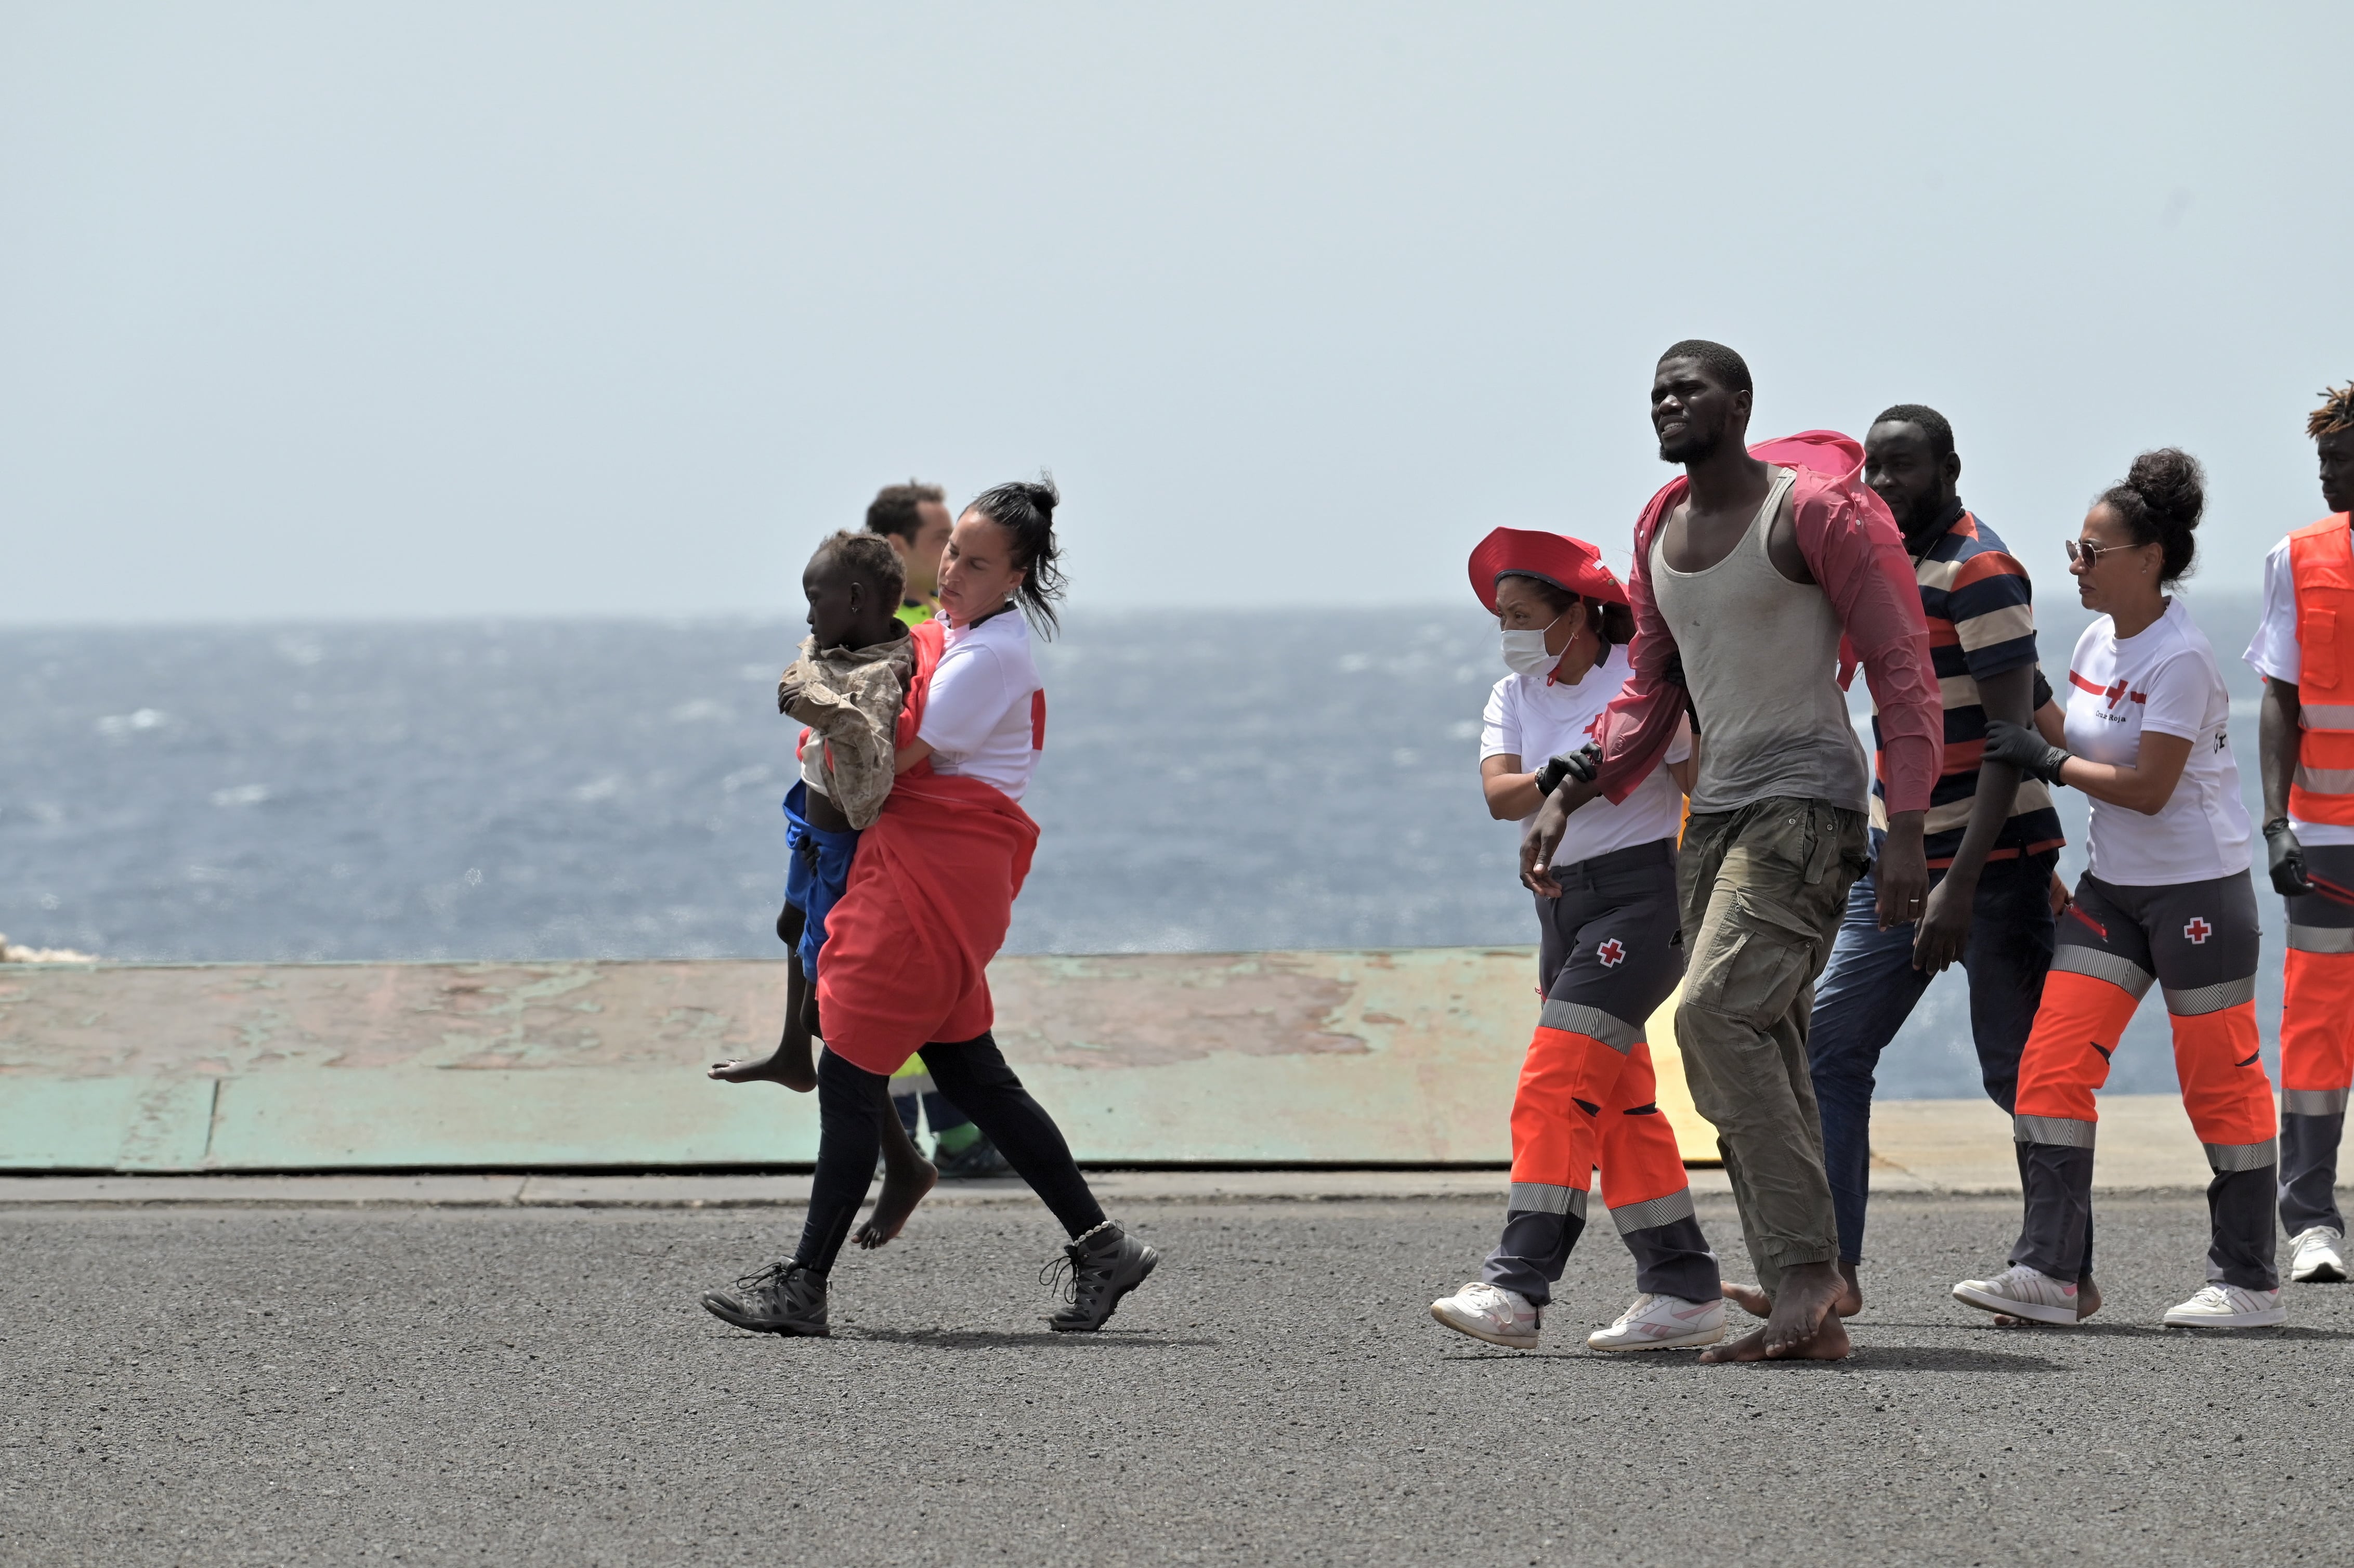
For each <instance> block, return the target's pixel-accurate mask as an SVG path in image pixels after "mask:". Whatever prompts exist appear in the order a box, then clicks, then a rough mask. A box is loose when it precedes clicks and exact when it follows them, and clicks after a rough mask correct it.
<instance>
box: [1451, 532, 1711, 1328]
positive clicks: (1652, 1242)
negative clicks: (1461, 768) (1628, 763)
mask: <svg viewBox="0 0 2354 1568" xmlns="http://www.w3.org/2000/svg"><path fill="white" fill-rule="evenodd" d="M1471 590H1472V592H1474V593H1476V594H1478V595H1479V602H1480V603H1481V604H1483V605H1485V606H1486V607H1487V609H1488V610H1489V612H1490V614H1492V615H1494V616H1495V617H1496V620H1497V623H1498V624H1499V625H1500V627H1501V628H1502V631H1503V657H1504V662H1505V663H1506V664H1507V665H1508V666H1509V667H1510V668H1511V672H1512V673H1511V674H1508V675H1506V676H1505V677H1504V678H1503V679H1502V680H1500V681H1499V682H1497V683H1496V688H1495V690H1494V692H1492V693H1491V694H1490V696H1489V698H1488V711H1487V715H1486V723H1485V724H1484V726H1482V729H1481V733H1480V737H1479V775H1480V781H1481V783H1482V785H1483V786H1484V788H1485V789H1486V791H1487V797H1488V810H1489V812H1490V815H1492V816H1494V817H1496V818H1497V819H1499V820H1500V821H1526V820H1527V819H1529V818H1531V817H1533V816H1534V815H1535V814H1536V810H1537V806H1538V804H1539V803H1540V802H1541V801H1542V800H1543V799H1544V797H1545V796H1546V795H1547V794H1549V793H1551V792H1552V790H1553V788H1554V787H1555V786H1557V785H1558V784H1559V783H1560V782H1561V780H1562V779H1563V778H1564V776H1565V775H1566V774H1568V773H1571V772H1572V771H1579V772H1590V764H1588V763H1587V762H1586V760H1585V757H1584V755H1583V753H1584V751H1585V747H1587V745H1588V744H1589V743H1590V742H1591V740H1592V739H1593V737H1594V736H1596V734H1598V733H1599V731H1598V728H1597V726H1598V725H1599V723H1600V721H1601V715H1602V711H1603V709H1605V708H1606V707H1607V706H1608V705H1609V704H1610V699H1611V698H1613V697H1615V696H1617V694H1618V688H1619V686H1620V685H1621V684H1622V683H1624V682H1625V681H1626V679H1627V673H1628V654H1627V644H1628V641H1629V640H1630V639H1631V638H1632V636H1633V633H1634V620H1633V618H1632V616H1631V615H1630V613H1629V612H1628V608H1627V591H1626V589H1625V588H1622V587H1620V586H1619V583H1618V579H1617V577H1613V576H1612V575H1611V573H1610V569H1609V568H1608V567H1606V566H1604V565H1603V564H1602V558H1601V554H1600V552H1599V551H1597V550H1596V549H1595V547H1594V546H1591V545H1589V544H1586V543H1585V541H1583V540H1581V539H1572V538H1568V537H1566V536H1564V535H1559V534H1546V533H1538V532H1535V531H1532V530H1529V529H1522V528H1499V529H1497V530H1496V531H1495V532H1494V533H1492V534H1490V535H1488V536H1487V537H1486V538H1485V539H1483V540H1481V541H1480V542H1479V547H1478V548H1477V549H1475V550H1473V551H1472V552H1471ZM1691 747H1692V742H1691V730H1690V727H1689V725H1688V724H1687V727H1686V728H1685V730H1684V731H1683V733H1681V735H1679V736H1677V738H1676V740H1675V742H1674V743H1673V744H1672V745H1671V746H1670V747H1669V748H1668V751H1667V765H1666V767H1664V768H1659V769H1656V770H1654V771H1653V773H1652V774H1651V776H1650V777H1649V778H1648V779H1644V780H1643V781H1642V783H1641V784H1639V785H1638V786H1637V787H1636V788H1635V789H1634V790H1633V791H1632V792H1631V793H1629V794H1628V796H1627V797H1626V799H1624V800H1621V801H1619V802H1617V804H1615V805H1612V804H1608V803H1607V802H1596V805H1594V806H1589V807H1587V808H1586V809H1585V810H1583V811H1580V812H1578V813H1577V814H1576V815H1575V816H1574V817H1573V818H1572V819H1571V820H1570V827H1569V831H1568V832H1566V833H1565V834H1564V836H1563V839H1562V842H1561V847H1560V849H1559V850H1558V851H1557V852H1556V853H1555V854H1554V856H1553V865H1552V870H1553V879H1554V881H1555V882H1556V883H1557V884H1558V885H1560V888H1561V895H1560V896H1559V897H1552V896H1548V895H1546V894H1544V893H1543V892H1542V891H1536V907H1537V927H1538V933H1539V947H1538V959H1537V973H1538V983H1539V990H1540V991H1541V992H1542V994H1543V997H1544V1004H1543V1011H1542V1012H1540V1013H1539V1015H1538V1018H1537V1026H1536V1033H1535V1037H1534V1038H1533V1039H1532V1041H1531V1042H1530V1044H1529V1054H1528V1059H1527V1062H1526V1064H1525V1065H1523V1066H1522V1069H1521V1082H1520V1088H1519V1091H1518V1093H1517V1094H1516V1095H1515V1096H1514V1097H1513V1100H1512V1180H1511V1198H1510V1199H1509V1200H1508V1201H1507V1202H1506V1205H1505V1210H1504V1231H1503V1235H1502V1237H1501V1238H1500V1240H1499V1241H1498V1242H1497V1244H1496V1248H1495V1250H1494V1251H1493V1252H1491V1253H1490V1254H1489V1255H1488V1261H1487V1262H1486V1263H1485V1264H1484V1265H1483V1266H1481V1268H1480V1271H1479V1278H1478V1279H1476V1280H1473V1281H1471V1282H1470V1283H1469V1284H1467V1285H1465V1286H1464V1287H1462V1288H1461V1289H1460V1290H1458V1291H1457V1292H1456V1293H1455V1294H1454V1295H1452V1296H1449V1297H1447V1298H1444V1299H1442V1300H1438V1301H1434V1302H1432V1303H1431V1306H1430V1315H1431V1316H1432V1317H1433V1318H1436V1319H1437V1320H1438V1321H1439V1322H1441V1323H1443V1324H1445V1325H1446V1326H1447V1327H1448V1328H1450V1329H1453V1330H1457V1331H1458V1332H1459V1333H1464V1334H1469V1335H1470V1336H1471V1337H1472V1338H1474V1339H1479V1340H1487V1341H1489V1342H1490V1344H1498V1345H1510V1346H1513V1347H1516V1348H1519V1349H1523V1350H1525V1349H1529V1348H1532V1347H1533V1346H1534V1345H1535V1344H1536V1342H1537V1336H1538V1328H1539V1323H1540V1319H1541V1318H1542V1316H1543V1308H1544V1306H1545V1304H1546V1303H1547V1301H1549V1300H1550V1299H1551V1297H1552V1286H1553V1282H1554V1281H1555V1280H1557V1279H1559V1278H1560V1277H1561V1274H1562V1270H1563V1268H1564V1266H1567V1264H1568V1262H1569V1254H1570V1249H1571V1248H1572V1247H1574V1246H1575V1245H1576V1244H1577V1238H1578V1236H1579V1234H1581V1233H1582V1232H1583V1231H1584V1230H1585V1221H1586V1202H1587V1196H1588V1194H1589V1192H1591V1190H1592V1186H1593V1181H1594V1171H1595V1168H1596V1166H1599V1167H1600V1168H1601V1171H1602V1174H1603V1188H1604V1192H1603V1199H1604V1202H1605V1203H1606V1206H1607V1208H1608V1210H1609V1213H1610V1218H1611V1221H1612V1223H1613V1224H1615V1225H1616V1226H1617V1230H1618V1234H1619V1236H1620V1237H1621V1238H1622V1239H1623V1240H1624V1241H1625V1242H1626V1244H1627V1248H1628V1251H1630V1252H1632V1253H1633V1254H1634V1255H1635V1283H1636V1287H1637V1289H1638V1290H1639V1291H1640V1292H1641V1294H1640V1295H1638V1297H1637V1298H1635V1303H1634V1305H1633V1306H1631V1307H1629V1308H1627V1310H1626V1311H1625V1312H1624V1313H1622V1314H1621V1315H1620V1316H1619V1319H1618V1320H1617V1322H1616V1323H1613V1324H1611V1325H1610V1326H1609V1327H1608V1328H1606V1329H1602V1330H1596V1332H1595V1333H1593V1334H1592V1335H1589V1336H1588V1337H1587V1339H1586V1341H1585V1342H1586V1344H1587V1345H1588V1346H1590V1347H1591V1348H1593V1349H1595V1350H1597V1351H1655V1350H1675V1349H1681V1348H1684V1347H1689V1346H1697V1345H1708V1344H1713V1343H1715V1342H1716V1341H1717V1340H1721V1339H1723V1337H1724V1301H1723V1292H1722V1289H1721V1282H1720V1280H1719V1279H1718V1277H1717V1267H1716V1255H1715V1254H1714V1253H1712V1252H1711V1251H1710V1250H1709V1245H1708V1242H1707V1240H1706V1238H1704V1237H1703V1236H1702V1234H1701V1229H1700V1222H1699V1221H1698V1220H1697V1219H1696V1218H1695V1217H1694V1216H1693V1213H1692V1201H1691V1189H1690V1187H1689V1186H1688V1184H1687V1183H1686V1181H1685V1180H1684V1169H1683V1160H1682V1158H1681V1155H1680V1154H1679V1153H1678V1152H1677V1150H1676V1139H1675V1134H1674V1132H1673V1130H1672V1129H1671V1128H1670V1127H1669V1126H1668V1123H1667V1118H1665V1117H1663V1116H1661V1115H1660V1114H1659V1107H1658V1106H1657V1105H1656V1104H1655V1103H1654V1079H1653V1076H1652V1071H1651V1054H1650V1047H1649V1045H1648V1044H1646V1043H1645V1041H1644V1039H1643V1024H1644V1021H1645V1020H1647V1019H1649V1017H1650V1016H1651V1014H1652V1012H1654V1011H1656V1010H1657V1009H1658V1007H1659V1004H1660V1003H1661V1002H1663V1001H1666V1000H1667V999H1668V995H1669V993H1670V991H1674V990H1675V988H1676V983H1677V981H1679V980H1681V979H1682V978H1683V948H1682V943H1681V938H1680V935H1679V932H1678V929H1677V919H1678V916H1677V905H1676V830H1677V827H1678V824H1679V821H1680V819H1681V784H1682V783H1684V782H1686V781H1688V777H1689V772H1690V769H1691ZM1597 808H1598V809H1597ZM1531 886H1532V891H1535V889H1534V885H1533V884H1532V885H1531Z"/></svg>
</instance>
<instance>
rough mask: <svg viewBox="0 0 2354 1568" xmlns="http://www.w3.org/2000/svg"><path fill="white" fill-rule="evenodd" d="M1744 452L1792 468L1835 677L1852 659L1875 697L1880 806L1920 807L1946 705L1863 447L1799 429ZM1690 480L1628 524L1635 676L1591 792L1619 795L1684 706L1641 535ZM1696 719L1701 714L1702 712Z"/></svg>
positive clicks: (1916, 590)
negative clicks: (1832, 621)
mask: <svg viewBox="0 0 2354 1568" xmlns="http://www.w3.org/2000/svg"><path fill="white" fill-rule="evenodd" d="M1749 455H1750V456H1751V457H1754V458H1755V459H1757V460H1758V461H1760V462H1769V463H1773V464H1775V465H1776V466H1777V467H1782V468H1789V469H1795V470H1797V476H1798V477H1797V483H1795V484H1794V485H1793V486H1792V487H1791V491H1790V504H1791V507H1792V512H1793V519H1792V520H1793V521H1794V522H1795V523H1796V524H1797V533H1798V553H1799V554H1800V555H1801V556H1804V557H1805V558H1806V562H1807V569H1808V571H1810V572H1811V573H1813V574H1814V578H1815V581H1816V582H1817V583H1818V584H1819V585H1820V587H1821V588H1822V590H1823V592H1824V593H1825V594H1826V595H1827V596H1829V599H1830V601H1831V606H1832V608H1833V609H1837V610H1838V611H1839V617H1840V625H1841V626H1842V627H1844V628H1845V629H1846V633H1847V640H1846V643H1845V644H1844V645H1843V647H1842V650H1841V655H1842V657H1841V663H1842V668H1841V670H1840V672H1839V677H1840V683H1841V684H1845V683H1846V679H1847V677H1848V675H1849V674H1850V672H1851V670H1852V667H1853V664H1854V662H1861V664H1862V666H1863V674H1864V680H1865V683H1867V684H1868V685H1869V686H1870V687H1871V689H1872V701H1873V702H1874V703H1876V704H1877V705H1879V709H1880V734H1881V737H1882V753H1881V756H1880V758H1879V763H1880V777H1881V779H1882V781H1883V783H1884V785H1885V788H1886V790H1887V799H1888V810H1889V811H1890V813H1891V814H1893V813H1896V812H1899V811H1923V810H1928V806H1929V791H1930V789H1931V788H1932V787H1933V786H1935V783H1936V781H1937V775H1938V772H1939V770H1940V768H1942V766H1943V763H1944V758H1945V741H1946V710H1945V704H1944V702H1943V701H1942V700H1941V698H1940V697H1939V695H1938V691H1937V682H1936V678H1935V675H1934V673H1932V666H1931V663H1930V659H1929V623H1928V621H1927V620H1925V618H1924V617H1923V615H1922V613H1921V590H1920V586H1919V584H1918V582H1917V580H1916V579H1915V578H1914V573H1913V562H1912V560H1911V558H1910V557H1909V556H1906V555H1905V553H1904V539H1903V535H1901V534H1899V533H1898V532H1897V530H1896V521H1895V519H1894V518H1893V517H1891V516H1890V515H1889V514H1888V507H1887V505H1886V503H1883V502H1882V500H1881V499H1880V497H1879V496H1877V495H1875V494H1873V493H1872V492H1871V491H1870V490H1869V489H1867V488H1866V487H1865V485H1864V483H1863V481H1862V470H1863V448H1862V446H1861V444H1860V443H1859V442H1857V441H1855V440H1852V439H1851V438H1850V437H1847V436H1842V435H1840V434H1839V433H1838V432H1837V431H1834V430H1807V431H1803V432H1801V433H1800V434H1798V435H1795V436H1786V437H1784V438H1782V439H1781V440H1772V441H1765V442H1763V443H1761V444H1759V445H1757V446H1754V447H1751V448H1750V449H1749ZM1689 483H1690V482H1689V481H1687V480H1684V479H1677V480H1674V481H1671V482H1670V483H1669V484H1668V485H1667V487H1666V488H1665V489H1663V490H1661V491H1660V492H1659V493H1658V494H1657V495H1654V496H1653V497H1651V500H1650V503H1649V505H1647V506H1645V507H1644V508H1643V514H1642V516H1641V517H1639V518H1638V519H1637V520H1636V523H1635V567H1634V570H1633V571H1632V572H1631V573H1630V574H1629V575H1628V582H1627V598H1628V604H1629V605H1630V607H1631V608H1632V609H1634V612H1635V641H1634V645H1633V647H1632V648H1631V649H1630V650H1629V657H1630V660H1631V662H1632V663H1633V665H1634V673H1632V674H1631V675H1629V676H1628V679H1627V684H1626V686H1625V688H1624V689H1622V690H1621V691H1620V692H1619V694H1618V695H1617V698H1616V699H1614V700H1613V701H1612V703H1611V704H1610V707H1609V710H1608V711H1607V712H1606V713H1605V714H1604V715H1603V719H1602V723H1603V729H1602V775H1601V784H1602V792H1603V794H1604V795H1606V797H1608V798H1609V799H1610V800H1614V801H1615V800H1625V799H1626V798H1627V796H1628V794H1629V793H1630V792H1631V791H1632V790H1633V789H1634V788H1635V786H1636V785H1638V784H1640V783H1641V782H1642V781H1643V779H1644V777H1645V775H1647V774H1649V772H1650V771H1651V769H1652V768H1654V767H1656V766H1658V764H1659V759H1660V758H1662V757H1663V756H1665V755H1666V753H1667V749H1668V743H1669V742H1670V741H1671V740H1673V739H1674V738H1675V733H1676V719H1677V716H1678V715H1681V713H1682V712H1683V707H1684V689H1683V687H1681V686H1680V685H1678V684H1676V683H1674V682H1672V681H1670V680H1669V679H1668V678H1667V676H1666V673H1665V672H1666V669H1667V666H1668V662H1669V661H1670V659H1671V658H1673V657H1674V656H1675V653H1676V639H1675V633H1673V632H1671V631H1670V630H1668V623H1667V620H1666V619H1665V618H1664V617H1663V616H1661V615H1660V614H1659V604H1658V601H1657V600H1656V599H1654V598H1653V597H1652V593H1651V540H1652V538H1653V537H1654V535H1656V534H1657V533H1658V531H1659V524H1661V523H1662V522H1663V521H1664V520H1665V519H1666V517H1667V515H1668V514H1669V513H1670V511H1671V510H1673V509H1674V507H1675V506H1676V504H1677V503H1679V502H1681V501H1682V500H1683V498H1684V492H1685V490H1686V489H1687V488H1688V486H1689ZM1850 650H1851V651H1852V652H1850ZM1706 717H1707V715H1702V720H1703V722H1705V719H1706ZM1702 744H1703V745H1704V744H1706V742H1705V740H1703V742H1702Z"/></svg>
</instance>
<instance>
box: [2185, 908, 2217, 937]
mask: <svg viewBox="0 0 2354 1568" xmlns="http://www.w3.org/2000/svg"><path fill="white" fill-rule="evenodd" d="M2182 934H2183V935H2184V936H2186V937H2188V938H2190V940H2191V941H2192V942H2193V943H2198V942H2203V941H2205V940H2206V939H2207V938H2210V937H2211V936H2213V935H2214V934H2215V927H2212V926H2210V925H2209V924H2207V917H2206V916H2203V915H2193V916H2191V917H2190V924H2189V925H2188V926H2185V927H2182Z"/></svg>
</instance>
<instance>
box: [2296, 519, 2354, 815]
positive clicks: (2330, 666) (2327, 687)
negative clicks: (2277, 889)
mask: <svg viewBox="0 0 2354 1568" xmlns="http://www.w3.org/2000/svg"><path fill="white" fill-rule="evenodd" d="M2349 522H2354V519H2349V515H2348V514H2346V513H2343V512H2340V513H2338V514H2337V515H2336V516H2334V517H2325V518H2323V519H2322V520H2321V521H2320V522H2318V523H2316V524H2312V525H2311V526H2310V527H2305V528H2299V529H2298V530H2297V531H2296V533H2294V534H2291V535H2289V536H2288V561H2289V570H2290V573H2291V574H2292V577H2293V580H2294V581H2295V582H2296V651H2297V683H2296V694H2297V707H2298V711H2299V718H2298V723H2299V724H2300V725H2301V726H2303V728H2304V731H2305V733H2304V734H2303V735H2301V736H2298V737H2297V747H2296V779H2295V780H2294V781H2293V782H2292V783H2291V784H2290V785H2289V791H2288V810H2289V814H2290V815H2291V816H2293V817H2295V818H2296V820H2297V821H2300V822H2331V823H2337V824H2339V825H2344V826H2354V648H2349V646H2348V644H2349V642H2354V543H2349V534H2348V526H2349Z"/></svg>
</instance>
